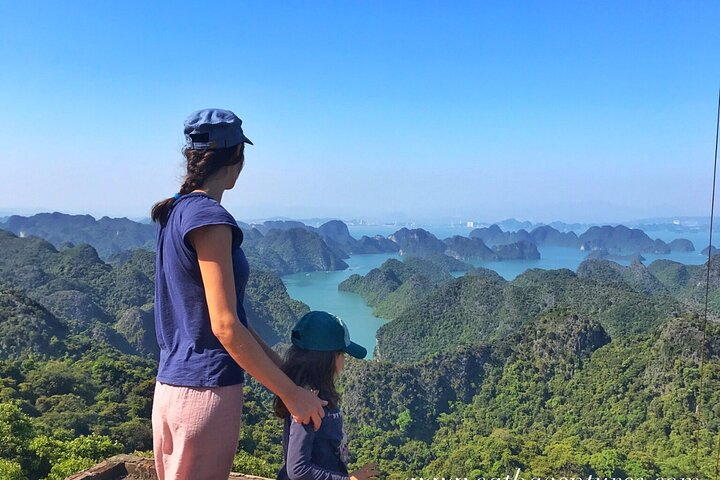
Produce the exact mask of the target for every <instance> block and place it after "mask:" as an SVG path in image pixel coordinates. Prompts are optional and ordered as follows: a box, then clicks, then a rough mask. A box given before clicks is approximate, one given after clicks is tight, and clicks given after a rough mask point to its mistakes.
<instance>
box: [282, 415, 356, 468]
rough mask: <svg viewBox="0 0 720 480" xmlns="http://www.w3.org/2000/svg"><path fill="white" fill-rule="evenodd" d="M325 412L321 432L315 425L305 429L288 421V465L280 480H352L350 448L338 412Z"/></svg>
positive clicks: (285, 446)
mask: <svg viewBox="0 0 720 480" xmlns="http://www.w3.org/2000/svg"><path fill="white" fill-rule="evenodd" d="M324 408H325V417H324V418H323V419H322V424H321V425H320V429H318V431H317V432H316V431H315V427H314V426H313V424H312V422H310V423H309V424H308V425H303V424H301V423H297V422H295V421H293V420H292V419H291V418H290V416H289V415H288V416H287V417H286V418H285V429H284V431H283V442H282V443H283V456H284V459H285V464H284V465H283V466H282V468H281V469H280V471H279V472H278V479H280V480H349V478H350V477H349V476H348V470H347V466H346V464H345V461H347V459H346V458H345V459H344V457H346V452H347V445H346V442H345V440H344V433H343V421H342V415H341V413H340V409H339V408H337V407H336V408H332V409H329V408H327V407H324Z"/></svg>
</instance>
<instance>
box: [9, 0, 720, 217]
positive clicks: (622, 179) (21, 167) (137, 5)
mask: <svg viewBox="0 0 720 480" xmlns="http://www.w3.org/2000/svg"><path fill="white" fill-rule="evenodd" d="M719 21H720V2H716V1H712V2H711V1H688V2H662V1H648V2H632V1H623V2H612V1H603V2H590V1H577V2H528V1H523V2H513V1H493V2H489V1H487V2H484V1H473V2H399V1H389V2H388V1H363V2H360V1H357V2H343V1H333V2H263V1H258V2H240V1H232V2H204V3H198V2H192V3H191V2H134V1H124V2H97V1H78V2H40V1H38V2H2V3H1V4H0V61H2V65H3V74H2V75H0V111H1V112H2V114H3V115H4V117H5V118H4V121H3V122H2V124H3V127H2V130H1V132H2V133H0V139H2V143H3V146H4V148H3V153H2V154H0V159H1V160H0V161H1V162H2V172H3V178H5V179H6V182H4V183H5V187H4V188H3V189H2V190H0V214H2V212H7V211H23V212H31V211H48V210H58V211H64V212H69V213H86V212H87V213H91V214H93V215H110V216H130V217H141V216H144V215H146V214H147V211H148V209H149V207H150V205H151V204H152V203H153V202H155V201H156V200H158V199H160V198H163V197H166V196H169V195H171V194H172V193H173V192H175V191H176V190H177V188H178V185H179V178H180V177H181V175H182V158H181V156H180V148H181V146H182V121H183V119H184V118H185V117H186V116H187V114H188V113H190V112H191V111H193V110H196V109H198V108H203V107H210V106H214V107H222V108H229V109H231V110H233V111H235V112H236V113H237V114H238V115H239V116H240V117H241V118H242V119H243V120H244V126H245V131H246V133H247V135H248V136H249V137H250V138H251V139H252V140H253V142H255V146H253V147H249V149H248V151H247V160H246V167H245V170H244V171H243V173H242V175H241V177H240V180H239V182H238V185H237V187H236V188H235V189H234V190H233V191H232V192H229V193H227V194H226V197H225V198H224V199H223V203H224V204H225V205H226V206H227V207H228V208H229V209H230V211H231V212H233V213H234V214H235V215H236V217H238V218H239V219H255V218H261V217H269V216H287V217H295V218H298V217H300V218H307V217H312V216H316V217H339V218H344V219H350V218H385V219H391V218H410V219H417V220H422V219H438V218H463V219H475V220H481V221H495V220H500V219H502V218H506V217H516V218H521V219H530V220H535V221H550V220H565V221H596V222H600V221H623V220H631V219H635V218H641V217H652V216H673V215H708V214H709V199H710V189H711V174H712V154H713V147H714V139H715V115H716V111H715V109H716V105H717V95H718V87H719V86H720V49H719V48H718V45H720V28H718V24H719V23H720V22H719Z"/></svg>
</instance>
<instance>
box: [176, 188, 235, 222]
mask: <svg viewBox="0 0 720 480" xmlns="http://www.w3.org/2000/svg"><path fill="white" fill-rule="evenodd" d="M178 204H179V205H177V206H180V207H181V210H182V212H183V214H184V215H187V214H203V213H205V214H207V213H216V214H218V213H219V214H223V215H225V216H227V217H230V218H232V219H233V221H235V218H234V217H233V216H232V214H231V213H230V212H228V211H227V209H226V208H225V207H223V206H222V205H221V204H220V202H218V201H217V200H215V199H214V198H212V197H210V196H208V195H205V194H204V193H197V192H193V193H188V194H187V195H183V196H182V197H180V199H179V200H178ZM236 223H237V222H236Z"/></svg>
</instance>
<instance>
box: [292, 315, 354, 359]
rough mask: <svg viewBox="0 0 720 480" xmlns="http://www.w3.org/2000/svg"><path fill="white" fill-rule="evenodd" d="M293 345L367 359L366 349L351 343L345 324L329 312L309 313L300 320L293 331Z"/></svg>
mask: <svg viewBox="0 0 720 480" xmlns="http://www.w3.org/2000/svg"><path fill="white" fill-rule="evenodd" d="M292 343H293V345H295V346H296V347H300V348H304V349H305V350H319V351H321V352H345V353H347V354H349V355H352V356H353V357H355V358H365V356H366V355H367V350H366V349H365V347H362V346H360V345H358V344H357V343H355V342H351V341H350V333H349V332H348V328H347V326H346V325H345V322H343V321H342V320H340V319H339V318H338V317H336V316H335V315H332V314H330V313H327V312H320V311H312V312H308V313H306V314H305V315H303V317H302V318H301V319H300V320H298V322H297V324H295V327H294V328H293V331H292Z"/></svg>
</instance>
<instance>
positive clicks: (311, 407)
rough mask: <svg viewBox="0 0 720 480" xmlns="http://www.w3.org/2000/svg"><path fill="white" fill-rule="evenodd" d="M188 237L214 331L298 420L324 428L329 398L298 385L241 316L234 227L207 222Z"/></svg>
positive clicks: (245, 367) (245, 368) (243, 365)
mask: <svg viewBox="0 0 720 480" xmlns="http://www.w3.org/2000/svg"><path fill="white" fill-rule="evenodd" d="M188 239H189V240H190V243H192V245H193V247H194V248H195V251H196V252H197V257H198V263H199V265H200V274H201V276H202V281H203V285H204V287H205V298H206V300H207V304H208V313H209V314H210V325H211V328H212V332H213V334H214V335H215V336H216V337H217V338H218V340H219V341H220V343H222V345H223V347H225V350H227V352H228V353H229V354H230V356H231V357H232V358H233V359H234V360H235V361H236V362H237V363H238V365H240V366H241V367H242V368H243V369H244V370H246V371H247V372H248V373H249V374H250V375H252V376H253V377H254V378H255V379H256V380H258V381H259V382H260V383H262V384H263V385H265V386H266V387H267V388H268V389H270V391H272V392H273V393H275V394H276V395H277V396H279V397H280V398H281V399H282V401H283V403H285V405H286V406H287V408H288V410H289V411H290V413H291V414H292V415H293V416H294V417H295V418H296V419H297V420H298V421H301V422H302V423H309V422H310V421H312V422H313V423H314V425H315V429H316V430H317V429H318V428H320V423H321V421H322V417H323V416H324V415H325V412H324V410H323V405H325V404H327V402H325V401H324V400H320V399H319V398H318V397H317V396H316V395H315V394H313V393H312V392H310V391H309V390H306V389H304V388H301V387H298V386H297V385H295V384H294V383H293V382H292V381H291V380H290V379H289V378H288V377H287V375H285V374H284V373H283V372H282V370H280V368H278V366H277V365H276V364H275V362H274V361H273V360H272V359H271V358H269V357H268V355H267V354H266V353H265V351H264V350H263V348H262V347H261V346H260V344H258V342H257V340H255V337H254V336H253V335H252V333H251V332H250V331H249V330H248V329H247V328H246V327H245V326H244V325H243V324H242V323H240V320H239V319H238V316H237V298H236V293H235V279H234V277H233V266H232V255H231V247H232V231H231V230H230V227H229V226H227V225H207V226H204V227H200V228H197V229H195V230H192V231H191V232H190V233H189V234H188Z"/></svg>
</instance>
